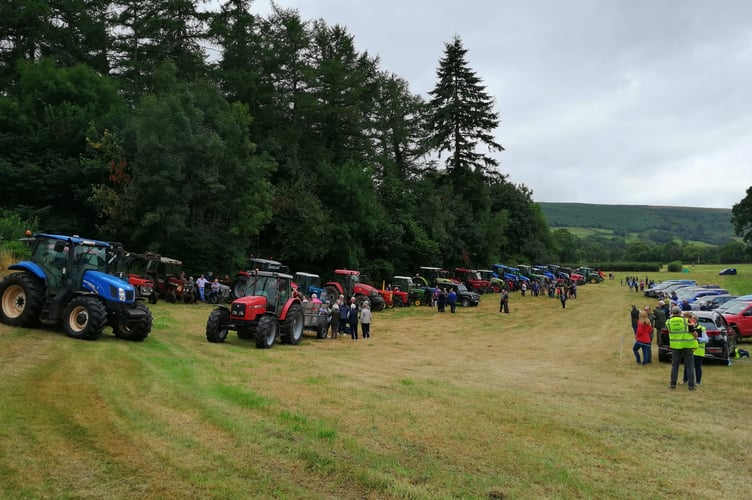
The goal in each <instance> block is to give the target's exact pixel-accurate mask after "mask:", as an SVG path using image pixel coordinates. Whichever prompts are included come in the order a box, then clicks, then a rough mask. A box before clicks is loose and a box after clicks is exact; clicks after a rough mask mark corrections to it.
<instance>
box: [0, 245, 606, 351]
mask: <svg viewBox="0 0 752 500" xmlns="http://www.w3.org/2000/svg"><path fill="white" fill-rule="evenodd" d="M27 236H28V237H27V238H25V240H26V242H27V243H28V244H29V246H30V248H31V258H30V259H29V260H28V261H22V262H18V263H15V264H13V265H11V266H9V270H11V271H14V272H12V273H11V274H9V275H8V276H6V277H5V278H4V279H3V281H2V282H0V321H2V322H3V323H6V324H8V325H12V326H35V325H37V324H39V323H62V324H63V327H64V329H65V331H66V333H67V334H68V335H69V336H70V337H73V338H78V339H87V340H93V339H96V338H98V337H99V336H100V335H101V333H102V331H103V330H104V328H105V327H107V326H111V327H112V329H113V332H114V333H115V335H116V336H117V337H119V338H123V339H127V340H134V341H142V340H144V339H145V338H146V337H147V336H148V335H149V333H150V331H151V327H152V315H151V312H150V310H149V309H148V308H147V307H146V306H145V305H144V304H143V302H145V301H148V302H150V303H152V304H154V303H156V302H157V300H158V299H159V298H160V297H163V298H164V299H165V300H167V301H169V302H178V301H184V302H190V301H192V300H194V297H195V295H194V291H193V290H192V289H191V288H192V287H190V286H189V285H188V283H187V281H186V280H185V278H184V275H183V273H182V272H180V271H179V269H180V265H181V264H182V263H181V262H180V261H179V260H176V259H171V258H167V257H164V256H161V255H158V254H153V253H146V254H133V253H129V252H127V251H125V250H124V249H123V247H122V245H120V244H117V243H111V242H106V241H98V240H92V239H86V238H81V237H79V236H63V235H55V234H37V235H34V236H33V237H31V234H28V235H27ZM248 267H249V269H248V270H244V271H240V272H238V273H237V274H236V276H235V278H234V280H232V283H231V284H225V285H224V288H225V289H226V293H224V294H223V297H224V298H226V302H227V303H228V305H227V306H225V305H219V306H218V307H217V308H215V309H214V310H213V311H212V312H211V314H210V316H209V319H208V321H207V326H206V337H207V340H208V341H209V342H214V343H219V342H224V341H225V339H226V338H227V333H228V331H230V330H234V331H237V334H238V336H239V337H240V338H249V339H253V340H255V342H256V346H257V347H260V348H269V347H271V346H272V345H273V344H274V342H275V341H276V340H277V339H280V340H281V341H282V342H284V343H289V344H292V345H295V344H298V343H299V342H300V339H301V336H302V333H303V330H304V329H312V330H315V331H316V335H317V336H318V337H319V338H322V336H325V335H326V329H325V326H326V323H325V321H326V320H327V318H325V317H322V316H323V315H322V314H321V308H320V307H317V305H316V301H312V300H304V297H312V296H313V294H316V295H317V296H318V297H321V299H322V300H324V301H328V302H330V303H334V302H335V301H336V300H337V298H339V297H340V296H344V297H348V298H349V297H353V298H355V301H356V302H357V303H358V306H359V307H360V306H361V304H362V302H364V301H366V300H367V301H368V302H369V303H370V306H371V309H372V310H373V311H380V310H383V309H385V308H387V307H403V306H411V305H414V306H420V305H423V304H430V303H431V302H432V297H433V295H434V291H435V290H436V288H441V289H452V290H454V291H455V292H456V293H457V296H458V301H459V303H460V304H461V305H463V306H473V305H477V304H478V302H479V300H480V294H481V293H488V292H497V291H500V290H501V289H502V288H510V287H515V286H518V284H519V283H520V282H521V281H522V280H532V279H576V280H585V281H583V282H593V283H595V282H598V281H600V280H601V279H602V274H600V273H598V272H596V271H592V270H590V269H588V268H580V269H578V270H577V271H579V272H580V273H574V272H571V270H569V269H566V268H558V266H546V267H545V268H543V267H542V266H518V267H516V268H514V267H507V266H502V265H501V264H496V265H494V266H493V270H489V271H485V270H470V269H464V268H457V269H455V270H454V273H452V274H450V273H448V272H447V271H444V270H442V269H440V268H437V267H421V268H420V271H419V272H418V273H417V274H416V276H415V277H414V278H412V277H409V276H394V277H393V279H392V281H391V283H390V286H389V287H386V288H385V287H383V286H382V287H381V289H377V288H376V287H374V286H372V285H369V284H367V283H364V282H363V279H362V276H361V274H360V272H358V271H355V270H349V269H337V270H335V271H334V273H333V278H332V279H331V280H330V281H327V282H324V283H322V282H321V279H320V277H319V276H318V275H317V274H313V273H306V272H297V273H295V275H292V274H290V273H289V270H288V268H287V267H286V266H284V265H282V264H281V263H279V262H277V261H272V260H265V259H251V261H250V262H249V266H248ZM567 271H570V273H569V274H567V273H566V272H567ZM538 273H540V274H538ZM555 273H557V274H555ZM578 274H579V275H578ZM565 275H566V278H565ZM575 276H576V277H575Z"/></svg>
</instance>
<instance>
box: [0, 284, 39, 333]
mask: <svg viewBox="0 0 752 500" xmlns="http://www.w3.org/2000/svg"><path fill="white" fill-rule="evenodd" d="M43 304H44V285H43V284H42V283H41V281H39V280H38V279H37V278H35V277H34V276H32V275H31V274H28V273H23V272H21V273H11V274H9V275H8V276H6V277H5V279H4V280H3V281H2V282H0V321H2V322H3V323H5V324H6V325H11V326H35V325H37V324H38V323H39V313H40V312H41V311H42V305H43Z"/></svg>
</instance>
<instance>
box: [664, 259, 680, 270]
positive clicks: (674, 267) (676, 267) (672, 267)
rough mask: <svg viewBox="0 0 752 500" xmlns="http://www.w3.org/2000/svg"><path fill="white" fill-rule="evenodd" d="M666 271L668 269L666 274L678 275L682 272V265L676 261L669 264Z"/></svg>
mask: <svg viewBox="0 0 752 500" xmlns="http://www.w3.org/2000/svg"><path fill="white" fill-rule="evenodd" d="M667 269H668V272H670V273H680V272H681V270H682V263H681V261H678V260H675V261H673V262H669V263H668V266H667Z"/></svg>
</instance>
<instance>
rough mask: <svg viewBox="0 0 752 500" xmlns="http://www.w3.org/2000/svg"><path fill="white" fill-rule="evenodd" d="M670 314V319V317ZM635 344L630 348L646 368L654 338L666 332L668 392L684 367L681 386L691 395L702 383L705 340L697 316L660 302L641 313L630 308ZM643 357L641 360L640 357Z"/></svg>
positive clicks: (647, 307) (674, 384) (706, 339)
mask: <svg viewBox="0 0 752 500" xmlns="http://www.w3.org/2000/svg"><path fill="white" fill-rule="evenodd" d="M669 312H670V315H669ZM630 317H631V320H632V330H633V332H634V337H635V342H634V345H633V346H632V352H633V353H634V356H635V360H636V362H637V364H640V365H647V364H649V363H651V362H652V343H653V338H655V339H656V343H657V342H658V339H657V335H660V334H661V330H663V329H664V328H666V330H667V331H668V337H669V347H670V348H671V375H670V378H669V388H671V389H676V385H677V380H678V377H679V367H680V366H681V365H682V364H683V365H684V375H683V377H682V382H679V383H680V384H687V386H688V388H689V390H690V391H694V390H696V388H697V387H698V386H699V385H700V384H701V382H702V361H703V359H704V358H705V345H706V344H707V343H708V336H707V333H706V332H705V328H703V327H702V326H701V325H700V324H699V323H698V321H697V315H696V314H694V313H692V312H691V311H683V310H682V308H681V307H679V306H678V305H673V306H671V307H670V309H669V305H668V304H667V303H666V302H664V301H663V300H661V301H659V302H658V304H657V305H656V306H655V309H653V310H652V311H651V310H650V306H646V307H645V308H644V309H642V310H640V309H638V308H637V306H635V305H633V306H632V310H631V311H630ZM640 353H642V357H641V356H640Z"/></svg>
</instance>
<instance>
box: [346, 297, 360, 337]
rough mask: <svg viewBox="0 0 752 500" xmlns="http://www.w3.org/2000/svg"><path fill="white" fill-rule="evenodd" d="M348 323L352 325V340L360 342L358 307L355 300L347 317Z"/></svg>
mask: <svg viewBox="0 0 752 500" xmlns="http://www.w3.org/2000/svg"><path fill="white" fill-rule="evenodd" d="M347 322H348V324H349V325H350V338H351V339H353V340H358V305H357V304H356V303H355V299H354V298H353V300H352V303H351V304H350V312H349V316H348V317H347Z"/></svg>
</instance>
